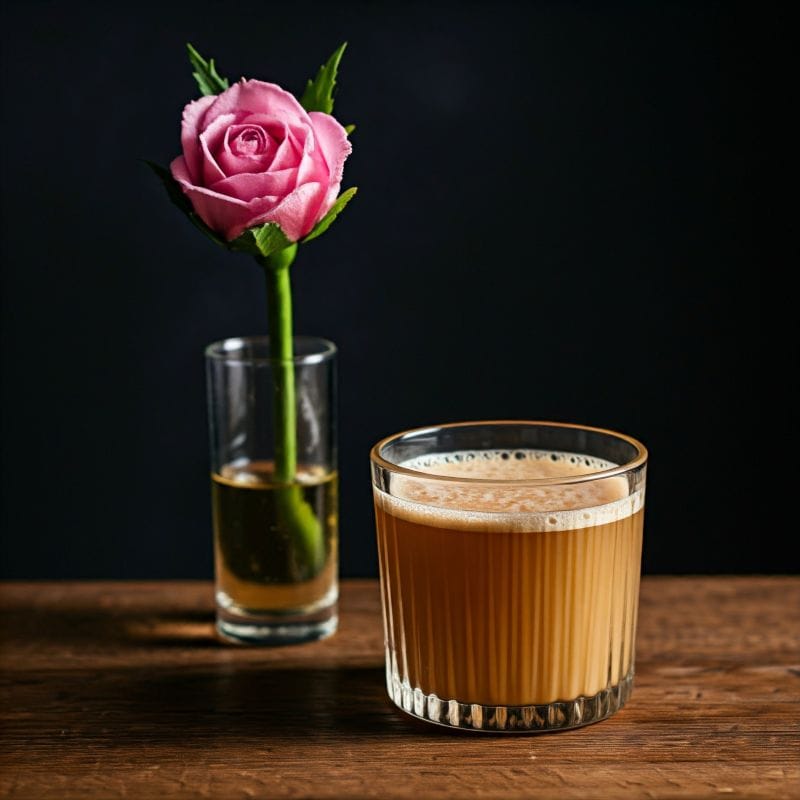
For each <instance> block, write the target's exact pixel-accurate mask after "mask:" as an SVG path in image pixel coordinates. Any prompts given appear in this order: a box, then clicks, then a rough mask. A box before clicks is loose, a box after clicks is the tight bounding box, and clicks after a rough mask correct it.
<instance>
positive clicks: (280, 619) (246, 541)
mask: <svg viewBox="0 0 800 800" xmlns="http://www.w3.org/2000/svg"><path fill="white" fill-rule="evenodd" d="M294 354H295V355H294V358H293V359H291V360H290V361H280V360H274V359H272V358H271V357H270V351H269V338H268V337H266V336H261V337H258V336H256V337H246V338H237V339H226V340H224V341H220V342H216V343H214V344H212V345H209V347H208V348H207V349H206V375H207V379H208V416H209V426H210V434H211V503H212V514H213V523H214V566H215V574H216V600H217V630H218V631H219V633H220V634H221V635H222V636H223V637H224V638H225V639H227V640H229V641H233V642H238V643H249V644H283V643H291V642H303V641H309V640H312V639H319V638H322V637H324V636H327V635H329V634H331V633H333V632H334V631H335V630H336V623H337V617H336V601H337V592H338V588H337V573H338V555H337V546H338V538H337V537H338V507H337V473H336V407H335V381H336V373H335V367H336V348H335V346H334V345H333V343H332V342H329V341H326V340H325V339H315V338H311V337H302V336H299V337H295V338H294ZM278 370H283V371H284V373H283V379H282V380H279V381H276V380H275V373H276V371H278ZM287 370H290V371H291V375H293V381H292V391H291V392H287V390H286V386H287V381H286V379H285V378H286V371H287ZM287 419H288V422H287ZM287 426H288V429H289V430H290V431H291V432H292V436H291V441H289V440H288V439H287V437H286V436H285V435H281V433H280V432H279V431H278V429H280V431H283V432H285V431H286V430H287ZM279 448H283V456H282V458H279ZM287 450H290V451H291V454H290V457H289V458H287V457H286V451H287ZM280 463H282V464H283V468H284V471H287V469H286V465H287V463H288V471H287V474H281V473H280V469H279V468H278V467H276V464H280Z"/></svg>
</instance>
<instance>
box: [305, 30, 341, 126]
mask: <svg viewBox="0 0 800 800" xmlns="http://www.w3.org/2000/svg"><path fill="white" fill-rule="evenodd" d="M346 47H347V42H342V43H341V44H340V45H339V47H337V48H336V50H334V51H333V54H332V55H331V57H330V58H329V59H328V60H327V61H326V62H325V63H324V64H323V65H322V66H321V67H320V68H319V71H318V72H317V76H316V78H314V79H313V80H312V79H310V78H309V80H308V83H307V84H306V88H305V91H304V92H303V96H302V97H301V98H300V105H301V106H303V108H304V109H305V110H306V111H322V112H324V113H325V114H331V113H332V112H333V90H334V88H335V86H336V73H337V72H338V70H339V62H340V61H341V60H342V55H343V54H344V50H345V48H346Z"/></svg>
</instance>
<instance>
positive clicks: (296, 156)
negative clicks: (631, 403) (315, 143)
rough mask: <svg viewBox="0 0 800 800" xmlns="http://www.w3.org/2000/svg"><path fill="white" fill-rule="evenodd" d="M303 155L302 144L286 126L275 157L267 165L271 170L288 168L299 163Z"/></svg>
mask: <svg viewBox="0 0 800 800" xmlns="http://www.w3.org/2000/svg"><path fill="white" fill-rule="evenodd" d="M302 157H303V144H302V142H298V141H297V139H296V138H295V136H294V134H293V133H292V131H291V130H290V128H289V126H288V125H287V126H286V135H285V138H284V140H283V141H282V142H281V143H280V144H279V145H278V150H277V151H276V153H275V158H274V159H273V160H272V163H271V164H270V165H269V169H271V170H280V169H288V168H290V167H296V166H298V165H299V164H300V159H301V158H302Z"/></svg>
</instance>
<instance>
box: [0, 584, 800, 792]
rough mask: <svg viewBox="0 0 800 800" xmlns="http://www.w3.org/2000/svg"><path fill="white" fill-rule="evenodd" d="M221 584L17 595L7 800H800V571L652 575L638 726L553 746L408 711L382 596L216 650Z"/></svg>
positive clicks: (547, 737) (645, 602) (4, 725)
mask: <svg viewBox="0 0 800 800" xmlns="http://www.w3.org/2000/svg"><path fill="white" fill-rule="evenodd" d="M212 602H213V601H212V591H211V586H210V585H209V584H207V583H198V582H182V583H179V582H170V583H36V584H33V583H28V584H4V585H2V588H1V589H0V612H1V616H0V641H1V642H2V651H1V652H0V726H1V730H0V736H2V744H1V745H0V796H2V797H11V798H82V799H83V798H116V797H121V798H139V797H142V798H145V797H157V798H160V800H170V799H171V798H185V797H226V798H237V797H242V798H250V797H295V798H306V797H307V798H334V797H349V798H359V797H374V798H426V797H431V798H440V797H481V798H517V797H537V798H559V799H560V800H569V799H570V798H584V797H603V798H607V797H608V798H610V797H620V798H699V797H719V796H730V797H764V798H775V799H778V798H797V797H800V766H798V754H799V753H800V652H799V650H800V647H799V645H798V640H799V639H800V579H798V578H777V577H774V578H660V577H659V578H653V577H651V578H646V579H645V580H644V581H643V584H642V597H641V611H640V625H639V637H638V647H637V654H638V655H637V677H636V686H635V689H634V693H633V697H632V699H631V701H630V703H629V705H628V706H627V708H626V709H625V710H624V711H622V712H620V713H619V714H618V715H617V716H616V717H613V718H612V719H610V720H608V721H606V722H601V723H599V724H597V725H593V726H590V727H587V728H583V729H580V730H576V731H572V732H564V733H558V734H543V735H538V736H507V735H487V734H476V733H459V732H454V731H448V730H446V729H442V728H437V727H434V726H430V725H425V724H423V723H418V722H416V721H414V720H412V719H410V718H409V717H406V716H405V715H404V714H402V713H401V712H398V711H396V710H395V709H394V708H393V707H392V706H391V705H390V703H389V701H388V700H387V698H386V694H385V689H384V685H383V681H384V672H383V652H382V631H381V621H380V610H379V600H378V590H377V585H376V584H375V583H374V582H372V581H350V582H346V583H345V584H344V587H343V596H342V603H341V629H340V631H339V633H338V634H337V635H336V636H334V637H333V638H331V639H329V640H327V641H324V642H317V643H314V644H310V645H302V646H295V647H287V648H282V649H270V650H267V649H247V648H234V647H229V646H224V645H221V644H219V643H217V641H216V640H215V639H214V636H213V628H212Z"/></svg>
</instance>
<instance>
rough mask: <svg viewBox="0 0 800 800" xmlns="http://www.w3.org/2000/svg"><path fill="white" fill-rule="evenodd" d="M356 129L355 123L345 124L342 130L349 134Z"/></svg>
mask: <svg viewBox="0 0 800 800" xmlns="http://www.w3.org/2000/svg"><path fill="white" fill-rule="evenodd" d="M355 129H356V126H355V125H345V126H344V132H345V133H346V134H347V135H348V136H349V135H350V134H351V133H352V132H353V131H354V130H355Z"/></svg>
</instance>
